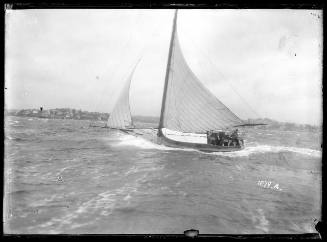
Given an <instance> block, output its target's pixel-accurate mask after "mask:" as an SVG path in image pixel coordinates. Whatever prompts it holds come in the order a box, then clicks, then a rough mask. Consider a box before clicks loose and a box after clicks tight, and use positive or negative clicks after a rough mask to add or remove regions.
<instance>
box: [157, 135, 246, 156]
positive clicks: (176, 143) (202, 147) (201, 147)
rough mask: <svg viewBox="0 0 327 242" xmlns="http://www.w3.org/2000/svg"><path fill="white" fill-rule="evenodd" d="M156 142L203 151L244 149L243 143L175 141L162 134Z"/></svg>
mask: <svg viewBox="0 0 327 242" xmlns="http://www.w3.org/2000/svg"><path fill="white" fill-rule="evenodd" d="M158 142H159V143H160V144H164V145H166V146H169V147H175V148H191V149H197V150H200V151H204V152H231V151H238V150H242V149H244V146H243V145H237V146H218V145H211V144H201V143H190V142H182V141H176V140H172V139H169V138H167V137H166V136H164V135H162V136H159V137H158Z"/></svg>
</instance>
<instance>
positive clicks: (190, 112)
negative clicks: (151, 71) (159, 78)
mask: <svg viewBox="0 0 327 242" xmlns="http://www.w3.org/2000/svg"><path fill="white" fill-rule="evenodd" d="M175 21H176V20H175ZM172 35H173V36H172V42H171V51H170V56H169V57H168V58H170V62H169V61H168V66H167V75H168V77H166V82H167V84H166V92H164V95H165V94H166V97H165V98H163V104H162V105H163V107H162V113H161V116H162V117H161V119H162V120H161V125H159V128H160V129H161V128H167V129H170V130H175V131H181V132H190V133H205V132H206V131H208V130H221V129H225V128H227V127H230V126H234V125H239V124H242V121H241V119H239V118H238V117H237V116H236V115H235V114H234V113H233V112H231V111H230V110H229V109H228V108H227V107H226V106H225V105H224V104H223V103H222V102H221V101H219V100H218V99H217V98H216V97H215V96H214V95H213V94H212V93H211V92H210V91H209V90H208V89H207V88H205V87H204V86H203V85H202V84H201V82H200V81H199V80H198V78H197V77H196V76H195V75H194V73H193V72H192V70H191V69H190V68H189V66H188V65H187V63H186V61H185V59H184V56H183V54H182V50H181V48H180V45H179V41H178V36H177V31H176V30H173V33H172Z"/></svg>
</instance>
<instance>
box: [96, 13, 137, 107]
mask: <svg viewBox="0 0 327 242" xmlns="http://www.w3.org/2000/svg"><path fill="white" fill-rule="evenodd" d="M140 19H141V14H140V13H138V16H137V19H136V21H135V22H134V25H135V26H137V24H138V23H139V21H140ZM133 29H134V28H133ZM133 34H134V32H133V31H131V32H130V34H129V38H128V39H127V41H126V42H125V44H124V45H123V46H122V49H123V52H126V47H127V45H128V44H129V43H130V42H131V39H132V37H133ZM124 55H126V53H125V54H124ZM123 61H124V58H122V59H121V60H120V61H118V62H117V63H116V64H115V65H114V68H113V71H111V73H110V74H109V76H108V78H107V79H111V80H112V79H113V77H114V76H115V75H116V73H117V69H118V68H117V67H118V66H119V65H120V64H121V63H123ZM104 69H105V71H104V72H103V73H102V76H104V74H105V73H106V72H107V71H108V70H110V68H104ZM109 83H110V81H109V82H106V85H105V86H104V88H103V89H102V92H101V95H99V96H98V97H99V98H98V102H97V104H96V106H95V107H96V108H97V107H98V106H99V104H100V102H101V101H102V99H103V96H104V93H105V92H106V91H107V87H108V85H109Z"/></svg>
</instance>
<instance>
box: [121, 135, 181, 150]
mask: <svg viewBox="0 0 327 242" xmlns="http://www.w3.org/2000/svg"><path fill="white" fill-rule="evenodd" d="M118 140H119V141H118V143H117V144H115V146H136V147H138V148H142V149H157V150H176V148H171V147H167V146H164V145H159V144H156V143H153V142H151V141H149V140H146V139H144V138H141V137H135V136H133V135H123V136H120V137H118ZM177 149H179V148H177ZM179 150H183V149H179Z"/></svg>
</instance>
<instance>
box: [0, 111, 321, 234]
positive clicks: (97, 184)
mask: <svg viewBox="0 0 327 242" xmlns="http://www.w3.org/2000/svg"><path fill="white" fill-rule="evenodd" d="M89 124H90V122H89V121H78V120H47V119H38V118H22V117H6V123H5V181H6V182H5V202H4V231H5V232H6V233H27V234H43V233H46V234H48V233H54V234H56V233H69V234H74V233H79V234H80V233H92V234H94V233H133V234H135V233H169V234H174V233H177V234H181V233H183V231H184V230H187V229H191V228H193V229H198V230H199V231H200V233H202V234H205V233H212V234H219V233H230V234H232V233H238V234H240V233H311V232H316V231H315V229H314V223H313V220H314V219H318V220H319V219H320V212H321V210H320V209H321V150H320V143H321V137H320V134H319V133H307V132H295V131H292V132H291V131H273V130H257V129H253V128H252V129H250V128H249V129H247V130H245V131H246V133H247V136H246V148H245V149H244V150H241V151H236V152H229V153H219V152H217V153H211V154H209V153H204V152H200V151H196V150H191V149H186V150H185V149H176V148H168V147H165V146H162V145H158V144H155V143H151V142H150V141H148V140H144V139H142V138H140V137H134V136H131V135H127V134H122V133H119V132H117V131H110V130H108V129H103V128H90V127H89Z"/></svg>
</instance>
